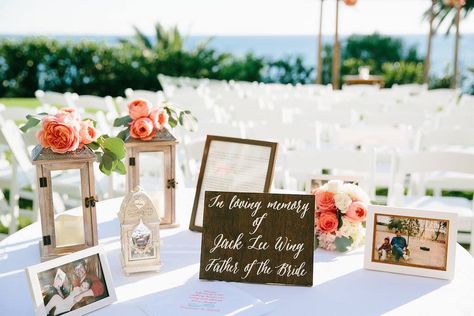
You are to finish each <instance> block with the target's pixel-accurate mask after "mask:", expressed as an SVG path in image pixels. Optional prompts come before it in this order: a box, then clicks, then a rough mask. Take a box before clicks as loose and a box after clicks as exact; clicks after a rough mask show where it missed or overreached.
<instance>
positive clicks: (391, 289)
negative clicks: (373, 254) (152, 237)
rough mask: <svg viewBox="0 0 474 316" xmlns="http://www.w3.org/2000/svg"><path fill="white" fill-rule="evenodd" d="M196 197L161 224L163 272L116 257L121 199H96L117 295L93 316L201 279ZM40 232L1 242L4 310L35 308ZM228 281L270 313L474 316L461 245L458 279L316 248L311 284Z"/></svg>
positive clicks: (473, 284) (471, 277)
mask: <svg viewBox="0 0 474 316" xmlns="http://www.w3.org/2000/svg"><path fill="white" fill-rule="evenodd" d="M193 197H194V191H193V190H188V189H186V190H178V192H177V198H176V200H177V212H178V214H177V215H178V221H179V222H180V224H181V225H180V227H178V228H174V229H166V230H162V231H161V237H162V247H161V259H162V262H163V266H162V269H161V271H160V273H143V274H136V275H132V276H130V277H126V276H125V275H124V274H123V273H122V269H121V265H120V259H119V255H120V242H119V223H118V220H117V216H116V214H117V212H118V211H119V208H120V203H121V200H122V199H121V198H117V199H111V200H107V201H103V202H99V203H98V206H97V218H98V223H99V227H98V230H99V240H100V241H99V244H100V245H102V246H104V248H105V249H106V251H107V254H108V260H109V264H110V267H111V270H112V276H113V279H114V285H115V288H116V292H117V299H118V300H117V302H116V303H114V304H113V305H110V306H107V307H105V308H103V309H101V310H98V311H96V312H94V313H93V314H94V315H144V313H143V312H142V310H141V309H140V308H139V306H142V305H143V304H146V302H154V303H159V302H160V300H166V298H167V297H169V295H175V294H174V293H177V291H176V290H177V289H179V287H180V286H185V285H186V284H192V282H196V280H197V279H198V273H199V256H200V245H201V234H199V233H195V232H191V231H189V230H188V224H189V216H190V212H191V208H192V201H193ZM40 235H41V232H40V226H39V224H38V223H35V224H33V225H30V226H28V227H26V228H24V229H22V230H20V231H18V232H17V233H15V234H13V235H11V236H9V237H8V238H7V239H5V240H3V241H2V242H0V293H1V294H0V315H31V314H33V307H32V304H31V298H30V293H29V288H28V284H27V277H26V274H25V271H24V269H25V268H26V267H28V266H30V265H33V264H37V263H39V262H40V255H39V248H38V241H39V238H40ZM198 282H204V281H198ZM225 284H228V286H235V287H238V288H239V289H241V290H244V291H245V292H247V293H249V294H250V295H252V296H254V297H257V298H259V299H261V300H262V301H263V302H264V303H266V304H268V305H269V306H271V308H272V312H271V314H272V315H380V314H391V315H443V316H446V315H474V259H473V258H472V257H471V256H470V255H469V253H468V252H467V251H465V250H464V249H463V248H462V247H460V246H459V245H458V248H457V255H456V276H455V279H454V280H453V281H446V280H438V279H430V278H422V277H416V276H408V275H398V274H392V273H384V272H377V271H369V270H364V269H363V248H360V249H358V250H355V251H353V252H350V253H347V254H339V253H331V252H327V251H322V250H317V251H316V253H315V267H314V286H313V287H296V286H279V285H256V284H245V283H225ZM178 293H179V291H178Z"/></svg>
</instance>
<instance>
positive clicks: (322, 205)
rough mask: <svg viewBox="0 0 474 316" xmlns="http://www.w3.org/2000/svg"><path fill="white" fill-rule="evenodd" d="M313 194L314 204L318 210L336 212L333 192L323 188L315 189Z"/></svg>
mask: <svg viewBox="0 0 474 316" xmlns="http://www.w3.org/2000/svg"><path fill="white" fill-rule="evenodd" d="M315 196H316V206H317V208H318V211H319V212H334V213H335V212H336V201H335V200H334V193H332V192H329V191H324V190H317V191H316V192H315Z"/></svg>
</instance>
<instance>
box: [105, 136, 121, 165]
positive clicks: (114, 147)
mask: <svg viewBox="0 0 474 316" xmlns="http://www.w3.org/2000/svg"><path fill="white" fill-rule="evenodd" d="M103 147H104V149H105V150H107V151H110V152H111V153H113V154H114V155H115V156H116V157H117V158H118V159H119V160H120V159H123V158H125V155H126V151H125V143H124V142H123V140H122V139H120V138H118V137H111V138H106V139H104V144H103ZM104 154H107V152H105V153H104Z"/></svg>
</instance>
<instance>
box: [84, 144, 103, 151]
mask: <svg viewBox="0 0 474 316" xmlns="http://www.w3.org/2000/svg"><path fill="white" fill-rule="evenodd" d="M86 146H87V147H89V148H90V149H92V150H97V149H99V148H100V145H99V144H97V143H96V142H92V143H90V144H87V145H86Z"/></svg>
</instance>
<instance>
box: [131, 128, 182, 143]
mask: <svg viewBox="0 0 474 316" xmlns="http://www.w3.org/2000/svg"><path fill="white" fill-rule="evenodd" d="M177 143H178V141H177V140H176V138H175V137H174V136H173V134H171V133H170V131H168V129H166V128H165V127H163V128H162V129H161V130H159V131H157V132H156V135H155V137H154V138H153V139H152V140H148V141H143V140H140V139H136V138H133V137H129V138H128V139H127V141H125V146H126V147H137V146H143V145H144V144H149V145H150V146H153V145H158V146H160V145H163V146H166V145H176V144H177Z"/></svg>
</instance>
